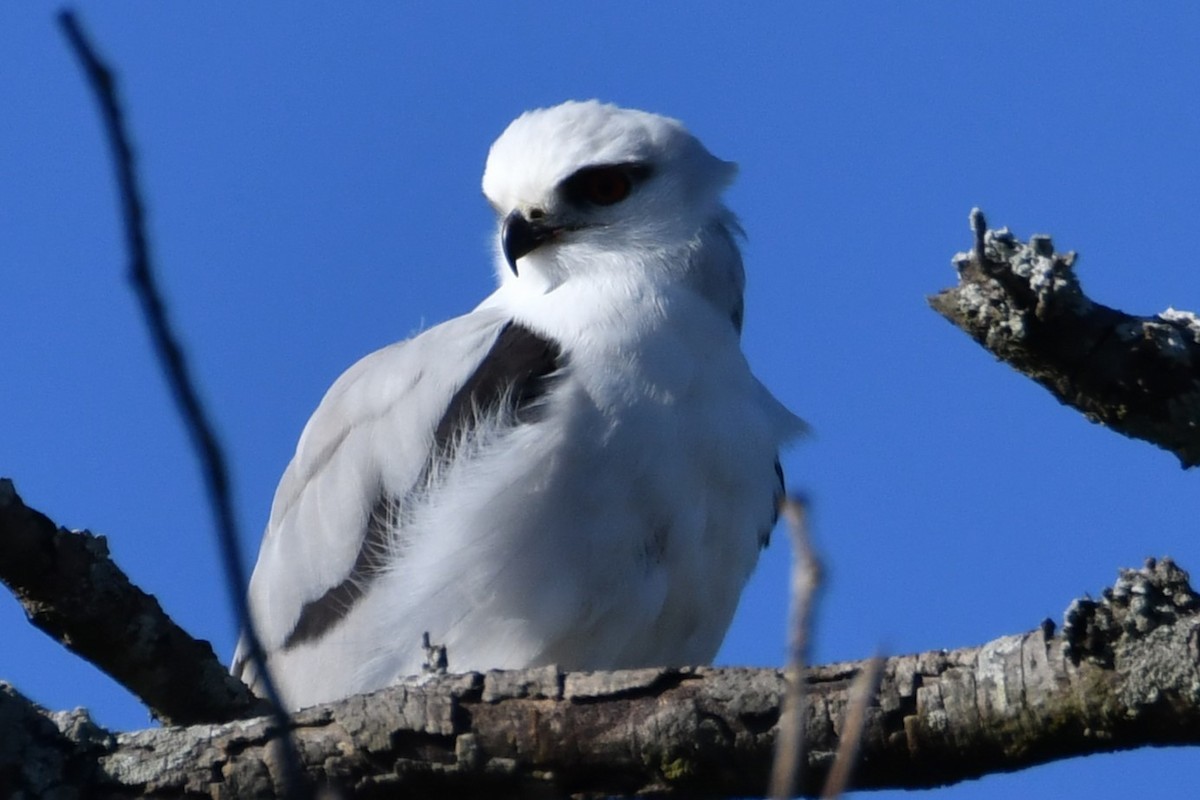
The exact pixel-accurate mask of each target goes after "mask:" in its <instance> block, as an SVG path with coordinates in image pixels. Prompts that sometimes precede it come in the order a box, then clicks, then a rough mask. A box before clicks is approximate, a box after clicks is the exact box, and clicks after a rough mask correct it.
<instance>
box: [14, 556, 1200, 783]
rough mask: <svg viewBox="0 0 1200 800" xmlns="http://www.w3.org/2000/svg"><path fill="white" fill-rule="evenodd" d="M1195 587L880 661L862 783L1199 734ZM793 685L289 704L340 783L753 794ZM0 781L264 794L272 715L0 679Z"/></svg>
mask: <svg viewBox="0 0 1200 800" xmlns="http://www.w3.org/2000/svg"><path fill="white" fill-rule="evenodd" d="M1198 611H1200V596H1198V595H1196V594H1195V593H1194V592H1193V591H1192V589H1191V588H1190V586H1189V585H1188V578H1187V575H1186V573H1184V572H1183V571H1182V570H1180V569H1178V568H1177V567H1176V566H1175V565H1174V564H1172V563H1171V562H1170V561H1162V562H1158V563H1154V562H1151V563H1149V564H1148V565H1147V566H1146V567H1145V568H1143V569H1140V570H1125V571H1122V573H1121V576H1120V579H1119V580H1118V582H1117V584H1116V586H1115V587H1113V588H1112V589H1110V590H1106V591H1105V593H1104V595H1103V598H1102V599H1101V600H1099V601H1093V600H1080V601H1076V602H1075V603H1073V604H1072V605H1071V607H1070V609H1068V611H1067V615H1066V624H1065V625H1064V628H1063V631H1062V633H1061V634H1060V635H1054V633H1053V629H1054V626H1053V624H1051V623H1049V622H1046V623H1044V624H1043V626H1042V627H1041V628H1039V629H1037V630H1034V631H1031V632H1029V633H1026V634H1022V635H1019V636H1007V637H1004V638H1001V639H998V640H996V641H993V642H989V643H988V644H986V645H983V646H981V647H975V648H966V649H962V650H955V651H951V652H946V651H935V652H930V653H922V654H919V655H911V656H903V657H898V658H891V659H888V660H887V661H886V663H885V665H884V669H883V676H882V681H881V684H880V687H879V689H878V691H877V693H876V695H875V701H874V702H873V703H872V704H871V705H870V707H869V708H868V709H867V712H866V714H865V720H864V723H865V733H864V736H863V739H862V742H861V749H860V755H861V759H862V761H861V763H860V764H859V765H858V767H857V770H856V773H855V778H854V783H855V784H856V785H857V786H858V787H862V788H866V787H875V788H883V787H904V788H922V787H933V786H940V785H944V784H947V783H953V782H956V781H960V780H964V779H967V778H973V777H976V776H979V775H983V774H986V773H991V772H1000V771H1011V770H1016V769H1022V768H1024V767H1029V766H1032V765H1035V764H1041V763H1044V762H1046V761H1051V760H1054V759H1059V758H1066V757H1070V756H1076V755H1082V754H1085V753H1097V752H1107V751H1112V750H1121V749H1128V748H1134V747H1141V746H1146V745H1162V744H1196V743H1200V616H1198ZM862 668H863V664H860V663H847V664H834V665H829V666H824V667H817V668H814V669H812V670H810V672H809V674H808V678H807V680H808V683H809V687H808V691H807V696H808V717H807V727H806V732H805V739H806V741H807V744H808V755H807V765H806V768H805V771H804V785H803V789H804V792H805V793H806V794H813V793H815V792H816V791H817V790H818V789H819V787H820V785H821V782H822V781H823V780H824V779H825V775H826V773H827V772H828V770H829V768H830V765H831V763H832V761H833V754H834V752H835V751H836V750H837V747H838V744H839V742H838V737H839V734H840V733H841V731H842V729H843V725H844V714H845V709H846V708H847V706H848V704H849V703H850V702H851V699H852V698H851V695H852V684H853V683H854V682H855V680H854V679H855V677H856V676H857V675H858V673H859V672H860V670H861V669H862ZM785 691H786V682H785V679H784V676H783V674H782V673H781V672H779V671H777V670H753V669H710V668H700V669H664V670H638V671H631V672H617V673H595V674H588V673H561V672H559V671H558V670H556V669H554V668H545V669H540V670H526V671H521V672H493V673H488V674H486V675H479V674H468V675H446V676H439V677H435V678H431V679H426V680H425V681H424V682H423V683H422V685H419V686H417V685H406V686H396V687H392V688H389V689H385V690H383V691H380V692H376V693H374V694H372V695H362V696H357V697H351V698H348V699H346V700H343V701H340V702H337V703H332V704H329V705H326V706H319V707H317V708H313V709H309V710H307V711H302V712H299V713H298V714H296V715H294V717H293V722H292V726H293V735H294V737H295V741H296V742H297V743H298V745H299V751H300V754H301V758H302V759H303V762H304V769H305V771H306V773H307V775H308V776H309V777H310V778H311V779H312V780H314V781H315V782H317V784H318V785H329V786H334V787H337V788H338V789H340V790H341V791H342V792H344V794H345V796H347V797H391V796H396V794H397V793H399V792H405V793H408V794H409V796H419V795H420V794H422V793H428V794H431V795H440V796H454V797H506V796H507V797H516V796H522V797H557V796H562V795H565V794H568V793H574V792H600V793H608V794H627V793H630V794H632V793H650V792H654V793H662V794H664V795H675V796H686V797H695V796H714V797H716V796H725V797H733V796H755V795H761V794H762V793H763V792H764V791H765V790H766V787H767V781H768V774H769V771H770V765H771V760H772V753H773V748H774V741H775V738H776V735H777V725H778V721H779V718H780V703H781V700H782V698H783V696H784V694H785ZM0 731H4V732H5V735H3V736H0V789H9V790H18V789H23V790H28V791H31V792H32V791H33V790H34V789H35V788H37V787H41V790H42V791H44V790H45V788H46V787H52V788H53V787H70V788H71V790H72V791H74V792H76V793H77V795H78V796H88V797H147V796H152V795H153V796H172V797H180V796H188V797H243V796H254V797H275V796H279V791H280V789H279V787H280V785H281V775H282V773H281V770H280V766H279V765H280V761H279V757H278V752H277V750H276V745H277V742H278V739H277V735H276V729H275V728H274V726H273V724H272V723H271V722H270V720H269V719H267V718H264V719H256V720H247V721H241V722H233V723H228V724H224V725H205V726H194V727H190V728H167V729H154V730H146V731H138V732H134V733H127V734H117V735H111V734H109V733H107V732H106V731H103V730H100V729H98V728H97V727H96V726H95V725H94V724H92V723H91V722H90V721H89V720H87V718H86V716H85V715H83V714H82V713H81V712H73V713H71V714H51V713H48V712H45V711H42V710H41V709H37V708H36V707H35V706H33V705H32V704H30V703H29V702H28V701H27V700H25V699H24V698H22V697H21V696H20V695H19V694H17V693H16V692H15V691H14V690H12V689H11V688H4V689H3V691H0Z"/></svg>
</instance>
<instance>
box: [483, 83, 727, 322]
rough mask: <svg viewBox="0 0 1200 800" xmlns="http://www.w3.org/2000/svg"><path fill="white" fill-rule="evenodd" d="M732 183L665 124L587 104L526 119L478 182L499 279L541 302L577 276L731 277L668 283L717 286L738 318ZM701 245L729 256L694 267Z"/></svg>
mask: <svg viewBox="0 0 1200 800" xmlns="http://www.w3.org/2000/svg"><path fill="white" fill-rule="evenodd" d="M736 172H737V167H736V165H734V164H732V163H730V162H727V161H722V160H721V159H719V158H717V157H715V156H713V155H712V154H711V153H709V152H708V150H707V149H705V147H704V145H702V144H701V143H700V141H699V140H698V139H696V138H695V137H694V136H692V135H691V134H690V133H688V132H687V130H686V129H685V128H684V127H683V125H682V124H680V123H679V122H678V121H676V120H673V119H669V118H667V117H661V116H658V115H655V114H649V113H646V112H644V111H634V110H631V109H625V108H618V107H616V106H613V105H606V104H603V103H600V102H597V101H594V100H591V101H587V102H574V101H572V102H567V103H563V104H562V105H558V106H554V107H553V108H544V109H538V110H535V111H529V112H526V113H525V114H523V115H521V116H520V117H518V118H517V119H516V120H514V121H513V122H512V124H510V125H509V126H508V128H507V129H506V130H505V131H504V133H503V134H501V136H500V138H499V139H497V140H496V142H495V144H493V145H492V148H491V151H490V152H489V154H488V160H487V167H486V169H485V170H484V175H483V193H484V195H485V196H486V197H487V199H488V202H489V203H490V204H491V205H492V208H493V209H495V211H496V214H497V217H498V232H497V239H496V241H497V262H498V269H499V271H500V274H501V279H502V280H504V281H513V280H530V281H536V282H537V283H538V284H540V285H542V286H543V287H544V288H545V289H546V290H550V289H553V288H554V287H555V286H557V285H558V284H560V283H562V282H563V281H564V280H567V279H569V278H570V277H571V276H572V275H573V274H578V273H580V272H582V271H596V270H618V269H623V270H629V269H639V268H640V269H648V270H659V271H663V270H667V271H669V270H672V269H678V270H681V271H687V270H717V271H720V272H726V273H730V274H727V275H718V276H715V277H714V276H707V277H705V276H700V275H696V276H691V277H690V278H689V277H688V276H686V275H680V276H678V277H679V278H680V279H681V280H685V281H687V280H694V281H699V282H713V281H715V282H716V283H719V284H721V285H722V286H723V287H724V289H723V291H727V292H728V291H732V292H734V293H736V295H737V297H738V303H739V306H738V308H739V313H740V296H741V280H742V279H741V258H740V256H739V255H738V254H737V248H736V246H735V245H733V242H732V238H731V236H730V234H731V232H732V231H736V230H737V222H736V220H735V219H734V217H733V215H732V214H731V213H730V212H729V211H728V210H726V209H725V207H724V206H723V205H722V204H721V199H720V195H721V191H722V190H723V189H724V188H725V187H726V186H728V185H729V183H730V182H731V181H732V180H733V177H734V175H735V174H736ZM706 237H708V238H712V237H716V238H717V239H719V240H720V242H718V245H719V246H720V247H722V248H723V249H725V250H729V251H732V255H731V256H728V257H721V258H716V259H712V258H704V257H700V258H696V257H693V256H694V255H695V251H702V250H703V249H704V248H705V247H706V246H707V244H708V243H707V242H706V241H705V238H706ZM708 262H715V263H708ZM725 262H736V263H725ZM733 273H736V274H733Z"/></svg>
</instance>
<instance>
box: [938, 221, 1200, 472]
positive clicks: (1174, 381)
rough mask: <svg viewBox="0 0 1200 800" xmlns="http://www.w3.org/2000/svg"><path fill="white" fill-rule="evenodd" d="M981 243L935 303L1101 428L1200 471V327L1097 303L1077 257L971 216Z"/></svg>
mask: <svg viewBox="0 0 1200 800" xmlns="http://www.w3.org/2000/svg"><path fill="white" fill-rule="evenodd" d="M972 218H973V221H976V223H977V226H978V229H977V231H976V237H977V240H976V246H975V248H974V249H973V250H972V251H971V252H967V253H959V254H958V255H957V256H955V258H954V265H955V267H956V268H957V269H958V278H959V283H958V286H957V287H955V288H953V289H946V290H944V291H942V292H939V293H938V294H936V295H934V296H933V297H931V298H930V299H929V302H930V305H932V306H933V308H934V309H935V310H937V311H938V313H940V314H941V315H942V316H944V317H945V318H946V319H948V320H949V321H950V322H952V323H953V324H954V325H956V326H957V327H959V328H961V329H962V330H963V331H965V332H966V333H968V334H970V335H971V336H972V337H973V338H974V339H975V340H976V341H977V342H979V343H980V344H981V345H983V346H984V347H985V348H986V349H987V350H988V351H989V352H991V353H992V354H993V355H995V356H996V358H998V359H1000V360H1001V361H1004V362H1007V363H1008V364H1009V365H1011V366H1012V367H1014V368H1015V369H1017V370H1019V371H1020V372H1022V373H1024V374H1025V375H1028V376H1029V377H1030V378H1033V379H1034V380H1035V381H1037V382H1038V383H1040V384H1041V385H1042V386H1045V387H1046V388H1047V389H1049V390H1050V392H1051V393H1052V394H1053V395H1054V396H1055V397H1056V398H1058V400H1059V401H1060V402H1062V403H1064V404H1066V405H1069V406H1073V407H1074V408H1077V409H1079V410H1080V411H1082V412H1083V414H1084V415H1085V416H1086V417H1087V418H1088V419H1090V420H1092V421H1093V422H1100V423H1103V424H1104V425H1107V426H1108V427H1110V428H1112V429H1113V430H1115V431H1118V432H1119V433H1122V434H1125V435H1126V436H1131V437H1133V438H1137V439H1143V440H1145V441H1147V442H1151V443H1153V444H1155V445H1158V446H1159V447H1161V448H1163V449H1165V450H1169V451H1171V452H1172V453H1174V454H1175V455H1176V456H1178V458H1179V460H1180V462H1182V464H1183V465H1184V466H1185V467H1192V466H1195V465H1196V464H1200V320H1198V319H1197V318H1196V316H1195V315H1194V314H1192V313H1190V312H1181V311H1175V310H1174V309H1168V310H1167V311H1164V312H1162V313H1160V314H1157V315H1154V316H1149V317H1139V316H1134V315H1131V314H1126V313H1125V312H1122V311H1118V310H1116V309H1113V308H1109V307H1108V306H1104V305H1101V304H1100V303H1096V302H1094V301H1092V300H1091V299H1089V298H1088V297H1087V296H1086V295H1085V294H1084V293H1083V289H1082V287H1081V286H1080V283H1079V278H1078V276H1077V275H1076V274H1075V271H1074V269H1073V267H1074V264H1075V260H1076V256H1075V254H1074V253H1065V254H1064V253H1056V252H1054V245H1053V244H1052V243H1051V240H1050V238H1049V237H1047V236H1034V237H1031V238H1030V240H1029V241H1028V242H1022V241H1020V240H1018V239H1017V238H1016V237H1015V236H1014V235H1013V234H1012V233H1011V232H1010V231H1009V230H1008V229H1007V228H1001V229H1000V230H986V232H985V227H986V224H985V223H984V222H983V218H982V214H978V212H976V213H975V214H973V215H972Z"/></svg>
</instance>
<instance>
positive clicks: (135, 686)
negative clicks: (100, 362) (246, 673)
mask: <svg viewBox="0 0 1200 800" xmlns="http://www.w3.org/2000/svg"><path fill="white" fill-rule="evenodd" d="M0 581H3V582H4V583H5V584H6V585H7V586H8V587H9V588H10V589H11V590H12V592H13V594H15V595H16V596H17V599H18V600H19V601H20V603H21V605H22V606H23V607H24V609H25V613H26V614H28V615H29V620H30V621H31V622H32V623H33V624H34V625H36V626H37V627H38V628H41V629H42V630H43V631H45V632H46V633H47V634H48V635H49V636H50V637H51V638H53V639H55V640H57V641H59V642H61V643H62V644H64V645H66V647H68V648H69V649H70V650H71V651H72V652H74V653H76V654H78V655H80V656H82V657H83V658H85V659H87V660H88V661H90V662H92V663H93V664H95V665H96V666H97V667H99V668H100V669H102V670H103V671H104V672H106V673H108V674H109V675H111V676H112V677H113V678H114V679H116V681H117V682H118V683H120V684H121V685H122V686H124V687H125V688H127V689H129V691H131V692H133V693H134V694H136V695H137V696H138V697H139V698H141V700H142V702H144V703H145V704H146V705H147V706H148V707H149V708H150V710H151V711H152V712H153V713H154V714H155V716H157V717H158V718H159V719H161V720H162V721H164V722H166V723H168V724H176V725H188V724H195V723H199V722H225V721H227V720H230V719H235V718H239V717H248V716H253V715H256V714H262V713H265V710H266V706H265V704H264V703H263V702H262V701H261V700H259V699H258V698H257V697H255V696H254V695H253V694H251V693H250V690H249V689H247V688H246V687H245V685H243V684H242V683H241V681H238V680H237V679H235V678H234V677H233V676H232V675H230V674H229V672H228V671H227V670H226V669H225V667H224V666H222V664H221V662H220V661H218V660H217V656H216V654H215V653H213V649H212V645H210V644H209V643H208V642H205V641H202V640H199V639H193V638H192V637H191V636H190V635H189V634H188V633H187V632H186V631H184V630H183V629H182V628H180V627H179V626H178V625H176V624H175V623H174V622H172V621H171V619H170V617H168V616H167V615H166V613H165V612H164V611H163V610H162V607H161V606H159V604H158V601H157V600H155V599H154V597H153V596H151V595H149V594H146V593H145V592H143V591H142V590H141V589H139V588H137V587H136V586H134V585H133V584H132V583H130V581H129V578H128V577H126V575H125V573H124V572H122V571H121V569H120V568H119V567H118V566H117V565H116V564H114V563H113V561H112V559H111V558H109V554H108V544H107V542H106V541H105V539H104V537H102V536H93V535H92V534H90V533H88V532H87V531H82V532H73V531H68V530H66V529H64V528H59V527H58V526H56V525H55V524H54V523H53V522H51V521H50V520H49V519H47V518H46V517H45V516H44V515H43V514H41V513H39V512H37V511H35V510H34V509H32V508H29V507H28V506H26V505H25V504H24V503H23V502H21V498H20V497H18V496H17V493H16V491H15V490H14V489H13V485H12V481H10V480H8V479H7V478H0Z"/></svg>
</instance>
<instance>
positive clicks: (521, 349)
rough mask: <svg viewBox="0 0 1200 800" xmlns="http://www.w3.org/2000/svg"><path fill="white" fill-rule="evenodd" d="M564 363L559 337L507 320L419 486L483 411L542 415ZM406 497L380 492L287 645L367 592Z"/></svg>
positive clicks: (449, 412) (451, 411) (440, 435)
mask: <svg viewBox="0 0 1200 800" xmlns="http://www.w3.org/2000/svg"><path fill="white" fill-rule="evenodd" d="M565 363H566V359H565V357H564V356H563V353H562V348H561V347H559V345H558V344H557V343H555V342H554V341H552V340H550V339H547V338H544V337H542V336H539V335H538V334H536V333H534V332H533V331H531V330H530V329H529V328H526V327H525V326H524V325H521V324H519V323H516V322H509V323H508V324H506V325H505V326H504V328H502V329H501V331H500V334H499V335H498V336H497V337H496V341H495V343H494V344H493V345H492V348H491V350H489V351H488V354H487V355H486V356H484V357H483V360H482V361H480V362H479V367H478V368H477V369H476V370H475V372H474V374H472V375H471V377H470V378H468V379H467V381H466V382H465V383H464V384H463V385H462V386H461V387H460V388H459V390H458V391H457V392H455V393H454V396H453V397H451V398H450V402H449V403H448V404H447V406H446V412H445V413H444V414H443V415H442V419H441V421H439V422H438V425H437V428H436V429H435V430H434V435H433V447H432V448H431V449H430V453H429V456H428V457H427V460H426V462H425V467H424V469H422V471H421V475H420V477H419V478H417V481H416V484H415V487H414V488H418V487H422V486H424V485H425V482H426V479H427V477H428V475H429V472H430V470H431V468H432V467H433V465H434V463H435V461H436V459H438V458H441V457H443V455H444V454H445V453H446V452H447V451H448V450H449V448H450V446H451V445H452V443H453V442H454V441H455V438H456V437H457V436H459V435H460V434H461V433H462V432H463V431H465V430H467V429H468V428H470V426H471V425H472V424H473V423H474V422H475V421H476V420H477V419H479V416H480V412H485V413H486V412H487V411H490V410H494V409H496V408H497V407H499V406H500V405H501V404H502V403H509V404H511V411H512V413H513V415H514V419H515V420H516V421H517V422H518V423H526V422H536V421H537V420H538V419H540V415H541V408H542V406H541V404H540V403H539V402H538V401H539V400H541V399H542V398H543V397H544V396H545V395H546V393H547V392H549V391H550V389H551V388H553V385H554V373H556V372H559V371H560V370H561V369H562V367H563V366H564V365H565ZM410 491H411V490H410ZM404 502H405V499H404V498H397V497H389V496H386V495H384V494H382V493H381V494H380V497H379V499H378V500H376V501H375V505H374V507H372V509H371V516H370V518H369V519H368V520H367V530H366V532H365V533H364V535H363V539H362V545H361V547H360V548H359V551H358V556H357V557H356V558H355V559H354V566H352V567H351V568H350V574H348V575H347V576H346V578H345V579H344V580H343V581H342V582H341V583H339V584H338V585H337V586H334V587H333V588H332V589H330V590H328V591H327V592H325V594H323V595H321V596H320V597H318V598H317V599H316V600H312V601H310V602H308V603H305V604H304V608H302V609H301V610H300V617H299V618H298V619H297V621H296V627H295V628H293V629H292V632H291V633H289V634H288V635H287V638H286V639H284V642H283V649H284V650H287V649H290V648H292V647H295V646H296V645H299V644H303V643H304V642H308V641H312V640H314V639H319V638H320V637H321V636H322V635H324V634H325V632H326V631H328V630H329V629H330V628H332V627H333V626H334V624H336V623H337V622H338V621H339V620H341V619H342V618H344V617H345V616H346V615H347V614H348V613H349V612H350V609H351V608H353V607H354V604H355V603H357V602H358V600H359V599H360V598H361V597H362V596H363V594H365V593H366V591H367V587H368V586H369V585H370V583H371V581H372V580H373V579H374V577H375V576H376V575H377V574H378V573H379V570H380V569H381V568H382V567H383V566H384V564H385V558H386V556H387V554H388V553H389V552H391V551H392V550H393V549H394V543H392V542H390V541H389V537H391V536H394V535H395V531H396V519H397V517H398V516H399V514H401V513H402V511H403V507H404Z"/></svg>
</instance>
